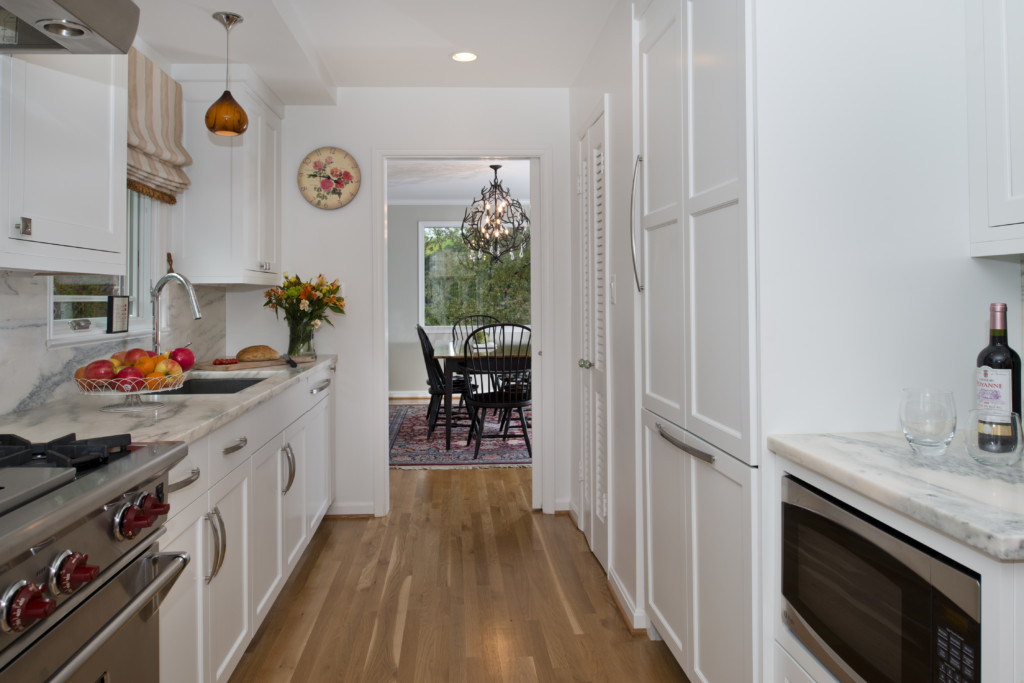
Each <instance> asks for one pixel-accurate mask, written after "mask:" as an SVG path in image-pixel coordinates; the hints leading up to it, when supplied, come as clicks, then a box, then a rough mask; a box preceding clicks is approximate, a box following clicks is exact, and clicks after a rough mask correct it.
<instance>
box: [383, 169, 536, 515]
mask: <svg viewBox="0 0 1024 683" xmlns="http://www.w3.org/2000/svg"><path fill="white" fill-rule="evenodd" d="M383 162H384V165H385V173H384V175H385V179H386V183H385V185H386V192H385V197H384V208H385V213H384V227H385V236H386V237H385V241H386V249H385V254H386V258H385V261H386V271H387V275H386V282H387V295H386V298H385V301H386V304H385V309H386V325H387V331H386V339H387V359H386V366H387V377H388V380H387V391H386V395H387V397H388V403H389V411H388V425H389V433H388V449H387V450H388V454H389V455H390V453H391V451H392V446H393V445H394V444H396V443H397V444H398V445H399V448H398V449H397V450H398V452H399V453H402V454H405V453H407V452H409V451H412V452H413V453H414V459H415V458H416V457H420V456H421V455H422V451H427V450H431V449H429V448H427V447H426V446H425V445H424V444H426V431H427V429H426V412H427V409H428V407H429V392H428V383H427V369H426V367H425V358H424V352H423V347H422V345H421V341H420V338H419V333H418V330H417V325H419V326H422V327H423V329H424V330H425V331H426V332H427V334H428V335H429V338H430V340H431V343H434V342H443V341H445V340H451V337H452V324H453V322H454V321H455V320H456V319H458V318H459V317H461V316H462V315H467V314H485V315H491V316H493V317H495V318H497V319H498V320H499V321H500V322H502V323H518V324H524V325H527V326H530V327H531V328H532V331H533V334H534V339H535V340H536V339H537V336H536V335H537V334H538V333H539V330H538V329H537V323H539V322H540V315H539V310H540V302H539V301H538V297H537V292H538V288H537V286H536V285H537V283H538V282H539V262H538V244H539V240H537V239H535V238H534V239H531V242H530V245H529V246H528V247H527V248H526V249H524V250H523V251H522V252H519V251H517V252H516V253H515V254H512V255H506V256H504V257H503V258H502V259H501V262H498V263H494V262H492V260H491V259H489V258H488V257H486V256H483V258H479V256H480V255H479V254H475V255H473V258H471V259H470V258H468V253H467V250H466V248H465V246H464V245H463V244H462V240H461V238H460V237H459V232H460V231H459V226H461V224H462V219H463V217H464V214H465V211H466V208H467V207H468V206H469V205H470V204H471V203H472V202H473V201H474V200H475V199H476V198H478V197H479V196H480V195H481V192H482V190H483V188H485V187H486V186H488V185H489V183H490V181H491V180H492V178H493V175H494V171H492V170H491V168H490V167H491V165H492V164H500V165H501V169H500V171H499V173H498V177H499V180H500V181H501V182H502V185H503V186H504V187H505V188H506V189H507V190H508V191H509V192H510V194H511V195H512V196H513V197H515V198H516V199H518V200H519V201H520V203H521V204H522V205H523V208H524V209H525V210H526V212H527V215H529V216H530V220H531V230H532V231H534V234H536V232H535V230H536V226H537V220H536V218H535V214H536V215H539V212H535V209H536V206H537V204H536V201H535V198H536V195H537V194H539V193H538V192H536V187H537V178H538V175H539V168H540V164H539V158H537V157H532V156H524V157H514V156H510V155H493V156H492V155H480V156H447V155H437V156H434V155H427V156H424V155H395V156H392V155H385V156H384V157H383ZM441 362H442V363H443V362H444V361H443V360H442V361H441ZM534 382H535V383H536V382H537V378H536V376H535V378H534ZM534 396H535V399H536V393H535V395H534ZM453 400H454V401H456V402H457V401H458V396H455V395H453ZM533 408H534V416H537V412H538V407H537V405H536V403H535V404H534V406H533ZM440 410H441V412H442V416H441V419H440V420H439V423H438V426H437V428H436V430H435V432H434V436H435V438H436V437H437V436H438V434H439V433H440V437H441V442H442V443H443V441H444V427H443V413H444V407H443V405H442V406H441V408H440ZM538 417H539V416H538ZM410 419H411V420H413V422H408V420H410ZM530 423H532V424H531V428H530V430H529V432H530V436H531V437H533V439H532V446H533V457H532V458H529V457H527V458H526V462H530V463H531V464H532V467H533V470H534V472H533V481H534V489H535V491H534V502H535V506H537V507H540V505H537V502H538V501H539V500H540V498H539V495H538V492H539V491H540V488H539V487H540V483H541V481H540V475H539V472H540V469H539V467H538V465H539V464H540V458H542V457H543V456H542V454H541V453H540V452H539V451H542V450H543V449H542V448H538V447H539V446H540V444H541V441H542V440H541V439H538V438H536V437H537V433H538V428H539V427H540V426H541V425H542V424H543V419H542V418H541V419H532V420H530ZM403 425H404V426H405V428H404V429H403ZM467 434H468V430H467V429H466V428H465V427H462V428H461V429H456V430H454V431H453V433H452V437H451V442H450V443H451V448H453V449H456V448H464V447H465V446H464V444H465V441H466V437H467ZM410 436H416V437H418V438H419V439H420V442H419V443H418V444H414V445H413V447H411V448H408V447H403V445H402V444H401V440H402V439H404V438H409V437H410ZM489 441H490V442H493V443H495V444H496V446H497V448H498V449H499V450H502V451H503V452H502V453H501V454H500V457H508V458H509V459H510V462H509V464H521V462H520V461H519V460H517V454H516V453H515V452H513V451H515V450H516V446H517V445H518V446H520V447H522V446H523V445H524V444H523V441H522V440H519V442H518V444H514V443H512V440H510V442H509V445H511V448H502V446H504V445H505V444H502V443H501V441H502V440H489ZM432 442H434V443H436V441H434V440H432ZM485 443H486V442H485ZM417 448H418V449H419V451H420V452H417ZM472 450H473V448H472V447H471V448H470V453H472ZM523 455H526V453H525V449H523ZM425 457H426V459H427V460H429V459H430V457H431V454H430V453H427V455H426V456H425ZM389 464H390V459H389ZM408 464H414V465H415V464H416V463H414V462H409V463H408ZM424 466H428V467H429V466H436V463H434V462H426V463H424ZM389 471H390V469H389Z"/></svg>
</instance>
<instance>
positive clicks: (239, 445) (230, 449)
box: [224, 436, 249, 455]
mask: <svg viewBox="0 0 1024 683" xmlns="http://www.w3.org/2000/svg"><path fill="white" fill-rule="evenodd" d="M248 444H249V439H247V438H245V437H244V436H243V437H242V438H240V439H239V440H238V441H236V442H235V443H233V444H231V445H230V446H227V447H225V448H224V455H231V454H232V453H237V452H238V451H240V450H242V449H243V448H245V447H246V446H247V445H248Z"/></svg>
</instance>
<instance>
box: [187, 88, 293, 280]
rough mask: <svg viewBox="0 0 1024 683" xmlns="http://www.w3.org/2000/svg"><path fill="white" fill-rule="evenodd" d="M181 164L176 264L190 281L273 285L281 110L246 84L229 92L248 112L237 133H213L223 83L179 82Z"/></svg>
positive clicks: (277, 257)
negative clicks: (211, 116)
mask: <svg viewBox="0 0 1024 683" xmlns="http://www.w3.org/2000/svg"><path fill="white" fill-rule="evenodd" d="M182 90H183V92H184V97H185V104H184V117H185V126H184V127H185V131H184V138H185V148H186V149H188V152H189V154H190V155H192V165H191V166H189V167H188V168H187V169H186V171H187V173H188V174H189V178H191V180H192V185H191V186H190V187H189V189H188V190H187V191H186V192H185V193H183V194H182V196H181V199H180V203H181V213H180V219H181V224H180V225H178V226H176V230H175V238H174V248H173V256H174V266H175V270H177V271H178V272H180V273H182V274H183V275H185V276H186V277H188V278H189V279H190V280H191V281H192V282H193V283H197V284H200V283H204V284H251V285H274V284H278V283H279V281H280V278H281V117H280V116H279V115H278V114H277V113H276V112H275V111H274V109H273V108H272V107H271V106H269V105H268V104H267V103H266V102H265V100H264V98H261V97H260V96H259V95H258V94H257V90H256V89H255V88H253V87H250V86H249V85H248V84H247V83H232V85H231V94H232V95H233V96H234V98H235V99H236V100H237V101H238V103H239V104H241V105H242V108H243V109H245V111H246V114H248V116H249V128H248V130H247V131H246V132H245V133H244V134H242V135H240V136H237V137H221V136H218V135H214V134H213V133H210V132H209V131H208V130H207V129H206V125H205V123H204V121H205V116H206V110H207V108H209V106H210V105H211V104H212V103H213V102H214V101H215V100H216V99H217V98H218V97H220V95H221V93H222V92H223V91H224V83H223V81H220V82H210V81H187V80H183V81H182Z"/></svg>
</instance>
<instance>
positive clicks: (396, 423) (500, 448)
mask: <svg viewBox="0 0 1024 683" xmlns="http://www.w3.org/2000/svg"><path fill="white" fill-rule="evenodd" d="M442 410H443V408H442ZM525 412H526V419H527V421H529V419H530V411H529V410H526V411H525ZM390 413H391V425H390V429H389V431H388V437H389V441H390V443H391V457H390V463H391V466H392V467H529V466H530V465H531V464H532V459H531V458H530V453H529V452H528V451H527V450H526V442H525V441H524V440H523V438H522V437H521V436H513V435H512V434H511V433H510V434H509V437H508V439H507V440H504V439H484V440H483V442H482V443H481V444H480V457H479V458H478V459H476V460H474V459H473V449H474V447H475V445H476V442H475V441H474V442H473V443H471V444H470V445H468V446H467V445H466V435H467V430H466V428H465V427H460V428H457V429H453V430H452V449H451V450H450V451H445V449H444V426H442V425H438V426H437V428H436V429H435V430H434V434H433V435H432V436H431V437H430V439H427V406H426V405H396V404H392V405H391V406H390ZM518 427H519V421H518V419H517V420H514V421H513V423H512V429H513V430H516V431H517V432H518ZM497 429H498V420H497V418H496V417H494V418H492V417H490V416H489V417H488V419H487V424H486V427H485V431H484V433H485V434H493V433H495V432H496V431H497ZM530 436H531V437H532V436H533V434H532V433H531V434H530Z"/></svg>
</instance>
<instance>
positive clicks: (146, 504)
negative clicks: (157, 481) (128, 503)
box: [139, 493, 171, 517]
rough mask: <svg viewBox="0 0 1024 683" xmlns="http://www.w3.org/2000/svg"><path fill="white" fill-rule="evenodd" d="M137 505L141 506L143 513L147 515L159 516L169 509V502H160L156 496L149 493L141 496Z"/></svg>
mask: <svg viewBox="0 0 1024 683" xmlns="http://www.w3.org/2000/svg"><path fill="white" fill-rule="evenodd" d="M139 506H140V507H141V508H142V512H143V514H145V515H146V516H147V517H159V516H160V515H166V514H167V513H168V512H170V511H171V506H170V504H169V503H161V502H160V501H159V500H157V498H156V496H154V495H153V494H151V493H147V494H146V495H145V496H143V497H142V500H141V501H140V502H139Z"/></svg>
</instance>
